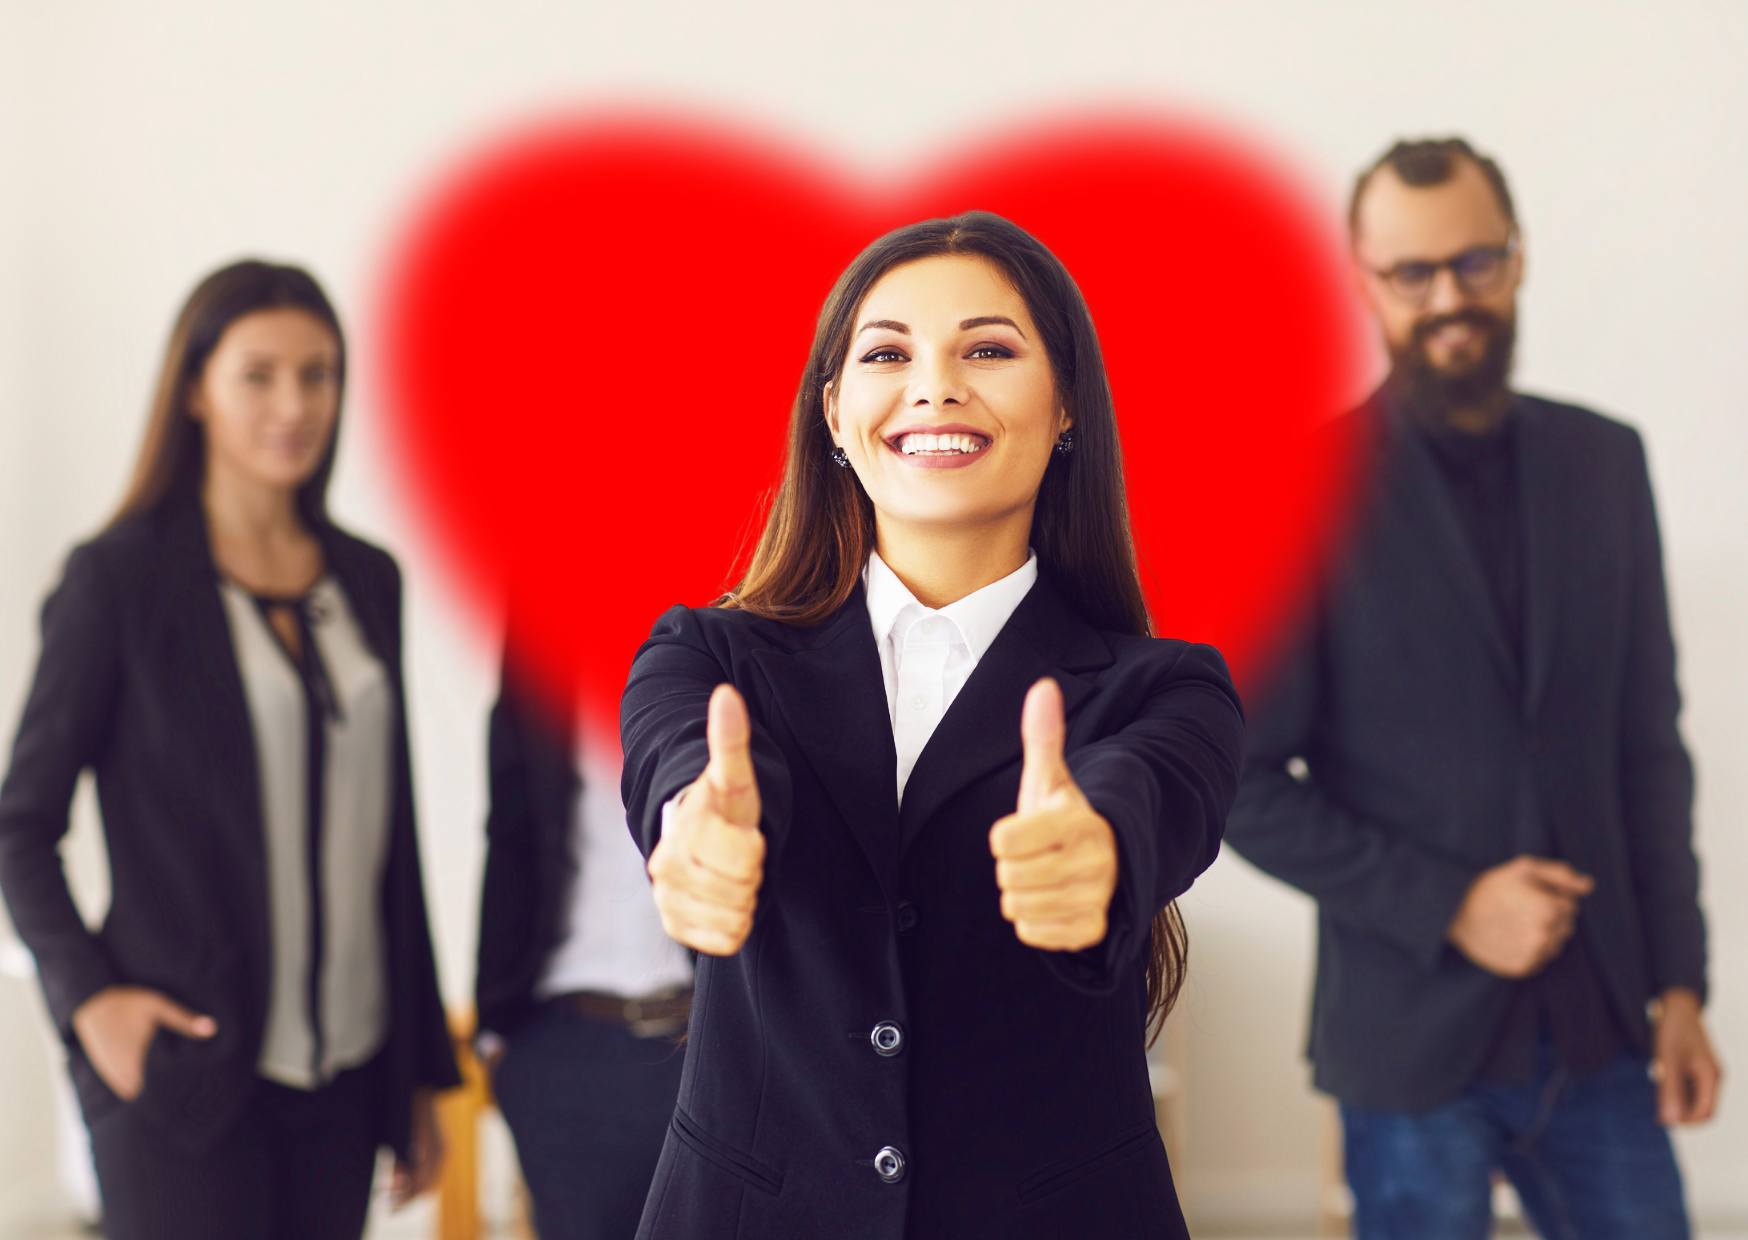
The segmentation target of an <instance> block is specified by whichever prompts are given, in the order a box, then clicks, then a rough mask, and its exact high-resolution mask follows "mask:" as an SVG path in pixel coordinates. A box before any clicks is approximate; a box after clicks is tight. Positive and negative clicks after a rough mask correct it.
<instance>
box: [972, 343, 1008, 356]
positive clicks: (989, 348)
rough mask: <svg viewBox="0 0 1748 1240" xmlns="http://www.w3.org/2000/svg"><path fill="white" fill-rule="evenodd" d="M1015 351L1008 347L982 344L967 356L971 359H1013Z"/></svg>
mask: <svg viewBox="0 0 1748 1240" xmlns="http://www.w3.org/2000/svg"><path fill="white" fill-rule="evenodd" d="M1013 355H1014V351H1013V350H1012V349H1010V348H1008V347H1007V346H1006V345H1000V344H980V345H978V346H977V347H976V348H975V349H973V350H971V352H970V353H969V354H968V355H967V356H969V357H1012V356H1013Z"/></svg>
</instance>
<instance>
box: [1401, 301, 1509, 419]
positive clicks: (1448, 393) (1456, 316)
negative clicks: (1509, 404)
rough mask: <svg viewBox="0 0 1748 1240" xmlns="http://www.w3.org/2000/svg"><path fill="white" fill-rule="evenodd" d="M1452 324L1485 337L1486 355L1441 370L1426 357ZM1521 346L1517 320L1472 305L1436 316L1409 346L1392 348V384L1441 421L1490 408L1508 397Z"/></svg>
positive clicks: (1413, 406)
mask: <svg viewBox="0 0 1748 1240" xmlns="http://www.w3.org/2000/svg"><path fill="white" fill-rule="evenodd" d="M1452 323H1462V324H1465V325H1467V326H1469V327H1472V328H1474V329H1475V331H1476V332H1478V333H1480V335H1481V351H1480V355H1479V356H1478V357H1476V358H1475V359H1474V360H1473V361H1470V362H1469V363H1468V364H1467V365H1464V366H1461V367H1457V368H1454V369H1443V370H1441V369H1440V368H1439V367H1437V366H1434V365H1433V363H1432V359H1431V358H1429V357H1428V356H1427V353H1426V341H1427V338H1428V337H1430V336H1431V335H1432V334H1433V333H1434V332H1436V331H1438V330H1439V329H1440V328H1442V327H1445V326H1447V325H1448V324H1452ZM1516 344H1517V323H1516V320H1515V318H1511V319H1504V318H1501V317H1500V316H1498V315H1497V314H1494V313H1492V312H1491V311H1488V310H1482V309H1479V308H1477V307H1473V306H1471V307H1469V308H1467V309H1463V310H1457V311H1454V312H1452V313H1450V314H1439V315H1434V316H1433V317H1431V318H1428V319H1424V320H1422V321H1421V322H1419V323H1416V324H1415V325H1414V331H1413V333H1412V334H1411V335H1410V336H1409V338H1408V341H1407V343H1406V344H1404V345H1402V346H1401V347H1395V346H1392V347H1391V348H1390V363H1391V365H1390V385H1391V387H1392V388H1393V389H1394V391H1395V392H1396V394H1397V397H1398V398H1399V399H1400V400H1402V401H1403V402H1404V403H1405V404H1406V405H1407V406H1408V407H1409V408H1410V409H1413V410H1415V411H1417V412H1419V413H1421V414H1423V415H1427V416H1430V417H1433V418H1435V419H1437V420H1439V421H1443V420H1444V418H1445V416H1446V415H1447V414H1449V413H1451V412H1453V411H1455V410H1467V409H1486V408H1489V407H1491V406H1494V405H1496V404H1498V403H1500V402H1502V401H1503V399H1504V397H1505V394H1506V390H1507V389H1506V384H1507V383H1508V382H1509V381H1510V379H1511V362H1512V353H1513V351H1514V349H1515V346H1516Z"/></svg>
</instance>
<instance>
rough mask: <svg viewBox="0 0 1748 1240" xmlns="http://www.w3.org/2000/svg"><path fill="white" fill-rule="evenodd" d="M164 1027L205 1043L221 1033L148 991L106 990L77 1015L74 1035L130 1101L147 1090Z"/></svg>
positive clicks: (103, 1075)
mask: <svg viewBox="0 0 1748 1240" xmlns="http://www.w3.org/2000/svg"><path fill="white" fill-rule="evenodd" d="M160 1028H164V1029H168V1030H169V1031H170V1032H171V1033H179V1034H181V1035H182V1036H183V1037H185V1038H201V1039H203V1040H204V1039H206V1038H210V1037H212V1035H213V1034H215V1033H217V1032H218V1023H217V1022H216V1021H214V1020H213V1018H212V1017H210V1016H202V1015H200V1014H198V1013H196V1012H191V1011H189V1010H188V1009H187V1008H185V1007H183V1006H182V1005H181V1004H180V1003H177V1002H175V1001H174V1000H173V999H171V998H169V997H168V996H167V995H163V994H160V993H159V992H158V991H156V990H147V989H146V988H145V987H143V986H106V987H104V988H103V989H102V990H100V991H98V992H97V993H96V994H94V995H92V996H91V997H90V998H89V999H87V1000H85V1002H83V1003H81V1004H80V1005H79V1007H78V1009H77V1010H76V1011H74V1013H73V1032H74V1033H75V1034H77V1035H78V1037H79V1045H80V1046H82V1047H84V1048H85V1057H86V1058H87V1059H89V1060H90V1061H91V1066H92V1067H93V1068H95V1069H97V1075H98V1076H100V1077H101V1078H103V1083H104V1084H105V1085H107V1086H109V1088H110V1089H112V1090H114V1091H115V1093H116V1095H117V1096H118V1097H120V1098H121V1099H122V1100H123V1101H126V1102H132V1101H133V1100H134V1099H135V1098H138V1097H139V1096H140V1090H141V1089H142V1088H144V1086H145V1077H146V1047H147V1046H148V1045H150V1043H151V1041H152V1035H153V1034H154V1033H156V1032H157V1031H158V1030H159V1029H160Z"/></svg>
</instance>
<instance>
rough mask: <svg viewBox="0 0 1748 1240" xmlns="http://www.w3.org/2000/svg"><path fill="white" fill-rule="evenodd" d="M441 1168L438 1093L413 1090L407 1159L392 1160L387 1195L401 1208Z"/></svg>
mask: <svg viewBox="0 0 1748 1240" xmlns="http://www.w3.org/2000/svg"><path fill="white" fill-rule="evenodd" d="M442 1170H443V1129H442V1128H441V1127H439V1125H438V1123H437V1095H436V1094H435V1093H434V1092H433V1091H431V1090H429V1089H415V1090H414V1091H413V1122H412V1127H411V1129H410V1130H409V1131H408V1134H407V1158H406V1161H405V1162H402V1161H401V1160H399V1159H396V1160H395V1169H394V1175H393V1176H391V1177H390V1178H389V1185H388V1198H389V1205H390V1206H391V1207H392V1208H393V1209H396V1210H398V1209H400V1208H401V1207H402V1206H404V1205H406V1204H407V1203H408V1202H409V1201H411V1200H412V1199H413V1198H415V1197H417V1196H418V1195H419V1194H420V1193H422V1192H424V1191H425V1190H426V1189H428V1188H430V1187H431V1186H432V1185H433V1184H435V1183H437V1175H438V1173H439V1172H440V1171H442Z"/></svg>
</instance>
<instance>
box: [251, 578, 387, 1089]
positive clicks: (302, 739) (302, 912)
mask: <svg viewBox="0 0 1748 1240" xmlns="http://www.w3.org/2000/svg"><path fill="white" fill-rule="evenodd" d="M220 591H221V593H222V594H223V596H224V602H225V610H226V614H227V616H228V618H229V621H230V630H231V640H232V643H233V645H234V647H235V650H236V655H237V666H238V668H239V670H240V671H241V673H242V679H243V689H244V696H245V697H246V698H247V700H248V704H249V714H250V717H251V722H252V724H253V727H254V733H255V755H256V760H257V765H258V768H259V771H260V782H261V802H262V804H261V810H262V823H263V826H264V829H265V835H266V850H267V889H268V902H269V905H270V907H269V910H268V913H269V922H270V925H271V928H272V944H273V967H272V977H271V980H270V982H269V1000H268V1006H267V1026H266V1035H265V1037H264V1038H263V1039H262V1043H261V1056H260V1059H259V1061H258V1063H257V1070H258V1071H259V1072H260V1074H261V1075H262V1076H264V1077H267V1078H269V1079H270V1080H274V1081H278V1082H280V1083H282V1084H285V1085H291V1086H295V1087H298V1088H303V1089H313V1088H315V1087H317V1086H319V1085H322V1084H325V1083H326V1082H327V1081H328V1080H330V1079H331V1078H332V1077H333V1076H334V1074H335V1073H337V1072H339V1071H341V1070H343V1069H345V1068H349V1067H355V1066H357V1065H359V1064H362V1063H364V1062H365V1061H367V1060H368V1059H370V1057H371V1056H372V1055H373V1054H375V1052H376V1051H377V1050H378V1049H379V1048H380V1047H381V1046H382V1044H383V1041H384V1039H385V1037H386V1035H387V1031H388V964H387V960H388V956H387V945H386V936H385V933H384V929H383V920H382V896H381V892H382V875H383V869H384V866H385V864H386V861H387V853H388V836H389V814H390V796H391V792H392V788H391V783H392V770H393V768H392V750H391V744H392V729H393V723H394V718H393V716H394V700H393V695H392V693H391V690H390V685H389V680H388V674H387V671H386V669H384V667H383V665H382V662H381V660H379V659H378V658H377V657H376V655H375V654H374V653H372V651H371V650H370V647H369V645H368V644H367V643H366V642H365V639H364V633H363V631H362V630H361V629H360V628H359V626H358V623H357V620H356V618H355V617H354V615H353V613H352V609H351V607H350V606H349V605H348V603H347V601H346V596H345V594H344V592H343V591H342V590H341V589H340V586H339V583H338V582H337V581H335V580H334V579H333V578H332V577H326V576H325V577H323V578H322V579H321V580H320V581H319V582H317V583H316V584H315V586H313V587H312V588H311V589H310V591H309V592H308V593H307V594H305V595H303V596H302V597H301V598H298V599H296V600H283V601H285V602H290V603H291V604H292V614H294V615H296V616H297V617H298V623H299V629H300V631H301V633H302V635H303V639H304V640H303V642H302V645H303V647H304V648H305V650H306V651H309V650H312V649H313V651H314V652H315V653H317V654H318V655H319V658H318V659H315V660H311V659H309V658H307V657H306V658H305V659H303V660H301V661H297V660H294V659H293V657H292V654H291V651H290V649H289V648H288V647H287V646H286V645H285V643H284V642H283V641H282V640H281V639H280V637H279V636H278V635H277V634H276V633H275V632H274V631H273V628H272V626H271V625H270V624H269V622H268V620H267V618H266V611H265V606H264V604H266V603H269V602H279V601H281V600H277V599H275V600H263V599H260V598H258V597H257V596H255V595H253V594H251V593H250V592H249V591H248V590H246V589H244V588H243V587H242V586H240V585H238V584H237V583H236V582H233V581H230V580H223V579H222V580H221V585H220ZM312 909H314V910H316V912H315V914H314V915H312Z"/></svg>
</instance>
